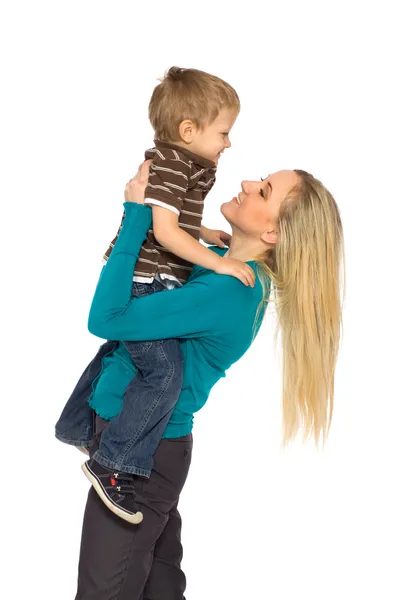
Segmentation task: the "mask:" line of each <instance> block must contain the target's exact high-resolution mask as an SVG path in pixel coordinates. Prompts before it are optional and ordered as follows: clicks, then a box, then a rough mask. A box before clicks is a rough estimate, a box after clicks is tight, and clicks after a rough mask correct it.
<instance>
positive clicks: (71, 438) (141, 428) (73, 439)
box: [56, 280, 183, 477]
mask: <svg viewBox="0 0 400 600" xmlns="http://www.w3.org/2000/svg"><path fill="white" fill-rule="evenodd" d="M165 289H166V288H165V287H164V286H163V285H162V284H161V283H159V282H158V281H156V280H154V282H153V283H151V284H143V283H134V284H133V288H132V295H133V296H135V297H140V296H146V295H148V294H152V293H159V292H161V291H163V290H165ZM124 343H125V346H126V348H127V350H128V352H129V354H130V356H131V358H132V361H133V362H134V364H135V366H136V368H137V373H136V376H135V377H134V379H133V380H132V381H131V382H130V384H129V385H128V387H127V388H126V390H125V395H124V402H123V406H122V410H121V411H120V413H119V414H118V415H117V416H116V417H115V418H114V419H113V420H112V421H110V423H109V425H108V426H107V427H106V429H105V430H104V432H103V434H102V436H101V441H100V445H99V448H98V450H97V451H96V452H95V454H94V455H93V458H94V459H95V460H97V462H99V463H100V464H102V465H103V466H105V467H108V468H110V469H115V470H118V471H125V472H127V473H133V474H134V475H141V476H143V477H150V474H151V469H152V466H153V455H154V453H155V451H156V449H157V446H158V444H159V442H160V440H161V438H162V435H163V433H164V430H165V428H166V426H167V424H168V421H169V418H170V416H171V413H172V411H173V409H174V406H175V404H176V403H177V401H178V398H179V395H180V393H181V388H182V380H183V356H182V351H181V348H180V343H179V341H178V340H176V339H168V340H157V341H152V342H124ZM117 344H118V342H106V343H105V344H103V346H101V348H100V350H99V352H98V353H97V355H96V356H95V357H94V359H93V360H92V361H91V363H90V364H89V365H88V367H87V368H86V369H85V371H84V372H83V374H82V376H81V378H80V380H79V381H78V383H77V385H76V387H75V389H74V391H73V393H72V395H71V397H70V399H69V400H68V402H67V404H66V406H65V408H64V410H63V412H62V414H61V417H60V419H59V421H58V423H57V425H56V437H57V438H58V439H59V440H60V441H62V442H65V443H67V444H72V445H75V446H88V444H89V443H90V440H91V439H92V437H93V410H92V409H91V408H90V406H89V400H90V396H91V393H92V383H93V381H94V379H95V378H96V377H98V375H99V374H100V372H101V364H102V359H103V358H104V356H105V355H106V354H108V353H111V352H113V350H114V348H115V347H116V345H117Z"/></svg>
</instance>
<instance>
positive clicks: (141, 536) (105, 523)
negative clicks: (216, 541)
mask: <svg viewBox="0 0 400 600" xmlns="http://www.w3.org/2000/svg"><path fill="white" fill-rule="evenodd" d="M191 450H192V439H191V436H187V437H185V438H178V439H175V440H168V439H163V440H161V442H160V445H159V447H158V449H157V451H156V454H155V455H154V467H153V471H152V474H151V477H150V479H148V480H147V479H144V478H138V479H137V486H136V487H137V497H136V499H137V503H138V508H139V510H141V511H142V512H143V515H144V520H143V522H142V523H140V524H139V525H131V524H130V523H126V522H125V521H123V520H122V519H119V518H118V517H116V516H115V515H114V514H113V513H111V512H110V511H109V510H108V509H107V508H106V506H105V505H104V504H103V502H102V501H101V500H100V498H99V497H98V496H97V494H96V492H95V491H94V490H93V489H91V490H90V491H89V497H88V501H87V505H86V511H85V517H84V522H83V532H82V542H81V554H80V560H79V576H78V592H77V595H76V600H111V599H112V600H117V599H118V600H141V598H143V592H144V588H145V585H146V582H147V580H148V578H149V574H150V572H151V568H152V564H153V555H154V554H155V555H156V556H158V554H157V553H156V551H155V547H156V543H157V540H160V542H162V541H163V540H164V541H165V540H167V539H171V540H173V541H174V542H175V544H176V539H178V540H179V538H177V537H176V536H177V533H176V532H177V531H178V530H179V528H178V529H177V528H176V527H174V528H173V529H172V528H170V527H169V528H167V532H166V535H167V537H164V538H163V537H161V536H162V533H163V531H164V529H165V527H166V525H167V524H168V523H169V517H170V513H172V520H171V522H170V526H171V524H173V523H174V519H175V523H177V521H176V505H177V502H178V499H179V494H180V492H181V490H182V487H183V485H184V483H185V481H186V477H187V473H188V470H189V465H190V459H191ZM173 531H175V534H174V533H173ZM170 532H171V533H170ZM178 535H179V533H178ZM179 544H180V542H179ZM163 547H164V550H162V551H161V554H160V556H162V555H163V553H165V551H166V550H165V545H164V546H163ZM178 552H179V551H178ZM161 560H162V559H161ZM173 561H174V562H175V563H176V555H175V558H174V559H173ZM160 564H161V563H160ZM157 566H158V562H157V563H156V567H155V568H156V570H157V571H158V572H160V569H157ZM167 571H169V572H170V577H171V578H170V579H169V578H168V583H170V584H171V586H173V587H174V588H175V587H176V588H177V589H180V588H181V585H182V575H183V574H181V573H180V570H179V569H178V570H177V569H176V568H175V569H173V568H172V569H169V568H167V569H165V572H167ZM174 572H175V573H177V574H178V578H179V583H178V584H177V585H176V586H175V583H174V582H173V580H172V577H173V573H174ZM183 577H184V576H183ZM149 586H150V589H151V586H152V579H150V583H149ZM153 587H154V586H153ZM178 593H179V592H178ZM182 593H183V592H182ZM150 597H151V596H150ZM170 597H171V599H172V598H176V599H178V598H179V600H183V596H179V595H175V596H172V595H171V596H170ZM164 599H165V600H166V599H167V596H165V595H164V596H163V600H164Z"/></svg>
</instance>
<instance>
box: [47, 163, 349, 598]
mask: <svg viewBox="0 0 400 600" xmlns="http://www.w3.org/2000/svg"><path fill="white" fill-rule="evenodd" d="M148 172H149V164H148V163H145V164H144V165H143V166H142V167H141V169H140V171H139V173H138V175H137V176H136V177H135V178H134V179H133V180H131V181H130V183H129V184H128V185H127V187H126V190H125V199H126V203H125V205H124V206H125V212H126V217H125V221H124V227H123V228H122V231H121V233H120V236H119V238H118V240H117V242H116V244H115V247H114V250H113V252H112V254H111V256H110V259H109V260H108V263H107V265H106V266H105V267H104V270H103V272H102V274H101V277H100V280H99V283H98V286H97V289H96V292H95V295H94V299H93V303H92V308H91V312H90V316H89V329H90V330H91V332H92V333H93V334H95V335H98V336H99V337H103V338H105V339H109V340H122V341H123V340H137V341H141V340H146V341H149V343H150V342H151V341H152V340H155V341H156V340H158V339H167V338H177V339H179V340H180V342H181V348H182V353H183V357H184V376H183V386H182V391H181V395H180V398H179V400H178V403H177V405H176V406H175V408H174V410H173V412H172V415H171V418H170V420H169V423H168V425H167V427H166V429H165V432H164V435H163V438H162V440H161V442H160V444H159V446H158V449H157V451H156V453H155V455H154V466H153V470H152V473H151V476H150V477H149V478H145V477H140V476H135V475H132V476H131V478H130V480H129V481H125V480H124V481H123V482H121V485H120V493H121V495H124V494H131V495H132V497H133V499H134V501H135V503H136V504H137V507H138V509H139V510H140V511H141V512H142V513H143V515H144V519H143V521H142V522H141V523H140V524H139V525H137V526H132V525H131V524H130V523H127V522H125V521H123V520H121V519H119V518H118V517H117V516H115V515H114V514H113V513H112V512H110V511H109V510H108V509H107V508H106V507H105V505H104V504H103V503H102V501H101V500H100V498H99V496H98V495H97V494H96V492H94V490H93V488H92V489H91V490H90V492H89V497H88V501H87V506H86V512H85V518H84V523H83V533H82V544H81V554H80V562H79V580H78V593H77V596H76V598H77V599H79V600H89V599H91V598H96V600H111V599H112V598H116V597H118V598H119V600H128V599H129V600H184V595H183V594H184V590H185V576H184V573H183V572H182V570H181V567H180V562H181V558H182V546H181V543H180V528H181V520H180V516H179V512H178V508H177V506H178V500H179V495H180V492H181V490H182V488H183V485H184V483H185V480H186V477H187V473H188V470H189V465H190V457H191V451H192V426H193V414H194V413H195V412H196V411H198V410H199V409H200V408H201V407H202V406H203V405H204V404H205V402H206V400H207V398H208V395H209V392H210V390H211V388H212V386H213V385H214V384H215V383H216V382H217V381H218V380H219V379H220V377H222V376H223V375H224V373H225V371H226V370H227V369H228V368H229V367H230V366H231V365H232V364H233V363H234V362H235V361H237V360H239V358H240V357H241V356H242V355H243V354H244V353H245V352H246V350H247V349H248V348H249V346H250V345H251V343H252V341H253V339H254V336H255V335H256V334H257V331H258V329H259V326H260V324H261V321H262V317H263V315H264V312H265V308H266V306H267V303H268V302H269V301H270V300H271V295H273V296H274V298H273V300H274V302H275V303H276V310H277V317H278V326H279V331H280V334H281V341H282V351H283V352H282V355H283V374H282V376H283V399H282V400H283V440H284V442H285V443H287V442H288V441H290V440H291V439H293V438H294V437H295V436H296V434H297V433H300V432H302V434H303V435H304V437H305V438H306V439H308V438H310V437H312V438H314V440H315V441H316V442H317V443H318V442H319V441H320V440H322V441H323V440H325V439H326V436H327V435H328V432H329V427H330V423H331V418H332V409H333V399H334V374H335V366H336V360H337V355H338V348H339V340H340V334H341V304H342V302H341V299H342V287H341V281H342V267H343V234H342V224H341V219H340V214H339V210H338V207H337V205H336V202H335V200H334V199H333V197H332V195H331V194H330V193H329V192H328V190H327V189H326V188H325V187H324V186H323V185H322V183H320V182H319V181H318V180H317V179H315V178H314V177H313V176H312V175H309V174H308V173H306V172H304V171H296V170H295V171H290V170H286V171H279V172H277V173H274V174H272V175H269V176H268V177H267V178H266V179H265V180H263V181H261V182H255V181H243V182H242V186H241V191H240V193H239V194H238V196H237V197H235V198H233V199H232V200H231V201H230V202H227V203H225V204H223V205H222V207H221V211H222V214H223V215H224V217H225V218H226V219H227V221H228V222H229V224H230V225H231V227H232V239H231V243H230V247H229V249H220V248H215V249H214V251H215V252H218V253H219V254H220V255H221V256H224V257H230V258H235V259H239V260H242V261H245V262H247V263H248V264H249V265H250V266H251V267H252V268H253V269H254V270H255V272H256V275H257V278H256V285H255V286H254V288H253V287H251V286H248V287H246V286H244V285H243V284H242V283H241V282H240V281H239V280H237V279H235V278H234V277H230V276H222V275H217V274H215V273H213V272H212V271H209V270H207V269H204V268H199V267H195V268H194V270H193V272H192V275H191V278H190V279H189V281H188V283H187V284H186V285H185V286H183V287H182V288H180V289H176V290H171V291H170V292H168V294H152V295H151V296H147V297H142V298H132V297H131V282H132V274H133V271H134V267H135V263H136V260H137V256H138V252H139V250H140V247H141V244H142V242H143V239H144V237H145V234H146V231H147V229H148V227H149V224H150V218H151V213H150V209H149V208H148V207H146V206H144V205H143V200H144V189H145V187H146V183H147V178H148ZM271 283H272V285H271ZM134 374H135V368H134V366H133V364H132V363H131V362H129V360H127V354H126V351H125V350H124V345H123V344H120V343H118V342H107V343H106V344H104V345H103V346H102V348H100V350H99V353H98V355H97V357H96V358H95V359H94V361H92V363H91V364H90V365H89V367H88V368H87V370H86V371H85V373H84V375H83V376H82V378H81V381H80V382H79V383H78V385H77V387H76V388H75V390H74V393H73V394H72V396H71V399H70V401H69V402H68V403H67V406H66V408H65V409H64V411H63V415H62V417H61V419H60V421H59V422H58V424H57V428H58V437H59V438H60V439H63V441H66V442H67V443H70V444H72V445H75V446H80V445H88V441H89V439H92V446H91V449H90V451H91V454H93V453H94V452H95V451H96V448H97V447H98V442H99V439H100V436H101V433H102V431H104V429H105V428H106V427H107V423H108V421H109V420H111V419H112V418H114V417H115V416H117V414H118V411H119V410H120V408H121V405H122V399H123V393H124V384H125V382H126V381H130V379H131V378H132V376H134ZM93 381H95V383H96V385H95V386H94V387H95V393H94V397H92V398H91V407H89V405H88V404H87V403H86V406H85V410H84V411H83V410H82V397H85V394H87V393H88V390H89V389H90V390H91V391H92V388H93V386H92V384H93ZM96 390H100V392H101V393H100V392H99V393H98V395H97V398H96ZM93 409H94V410H93ZM104 416H106V417H107V418H106V419H104V418H102V417H104ZM93 417H94V418H93ZM93 424H94V425H93Z"/></svg>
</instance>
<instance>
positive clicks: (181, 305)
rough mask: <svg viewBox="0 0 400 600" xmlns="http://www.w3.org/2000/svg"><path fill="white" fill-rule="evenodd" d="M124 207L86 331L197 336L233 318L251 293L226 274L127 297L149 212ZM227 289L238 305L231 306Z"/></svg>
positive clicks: (139, 337) (121, 336) (113, 335)
mask: <svg viewBox="0 0 400 600" xmlns="http://www.w3.org/2000/svg"><path fill="white" fill-rule="evenodd" d="M124 206H125V215H126V216H125V219H124V223H123V226H122V230H121V233H120V235H119V236H118V239H117V241H116V243H115V248H114V250H113V251H112V253H111V256H110V258H109V260H108V262H107V264H106V265H105V267H104V268H103V270H102V272H101V275H100V279H99V282H98V284H97V287H96V292H95V294H94V298H93V301H92V306H91V309H90V314H89V321H88V328H89V331H90V332H91V333H93V335H97V336H98V337H101V338H104V339H112V340H121V341H123V340H135V341H144V340H149V341H151V340H159V339H167V338H202V337H209V336H212V335H215V334H216V332H217V331H218V330H219V329H221V327H222V326H223V323H224V322H226V323H228V324H229V323H231V321H232V320H235V319H236V318H237V313H238V311H239V313H238V314H240V310H241V309H240V306H244V307H245V306H246V303H247V298H248V297H250V296H248V294H252V292H251V291H250V290H246V289H245V288H244V287H243V288H242V286H238V285H237V284H236V282H235V281H234V280H232V279H230V278H227V277H217V276H216V275H211V276H210V278H208V281H207V282H204V281H201V282H196V281H195V282H190V281H189V282H188V283H187V284H185V285H184V286H182V287H180V288H177V289H175V290H170V291H168V292H165V293H159V294H149V295H147V296H144V297H142V298H134V297H132V293H131V289H132V277H133V272H134V269H135V264H136V261H137V258H138V255H139V252H140V248H141V245H142V242H143V240H144V239H145V237H146V232H147V230H148V228H149V226H150V224H151V211H150V209H149V208H147V207H145V206H143V205H141V204H135V203H132V202H128V203H126V204H125V205H124ZM210 252H211V251H210ZM232 290H233V291H234V294H235V295H236V297H237V299H238V301H239V300H240V302H241V303H242V304H240V303H239V304H238V303H237V302H236V303H233V304H232V302H231V293H232ZM207 307H208V309H207ZM210 307H212V310H210Z"/></svg>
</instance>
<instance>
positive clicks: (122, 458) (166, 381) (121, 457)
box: [118, 365, 175, 462]
mask: <svg viewBox="0 0 400 600" xmlns="http://www.w3.org/2000/svg"><path fill="white" fill-rule="evenodd" d="M174 373H175V367H174V365H173V366H172V368H171V369H170V370H169V373H168V375H167V377H166V378H165V379H164V386H163V388H162V389H161V391H160V393H159V394H158V396H157V397H156V398H155V399H154V400H153V402H152V404H151V406H150V408H149V410H148V411H147V413H146V415H145V417H144V418H143V420H142V423H141V426H140V427H139V429H138V431H137V433H136V435H135V437H134V438H133V439H132V441H131V442H130V443H129V444H127V447H126V449H125V452H124V453H123V454H120V455H119V456H118V460H119V461H120V462H125V457H126V455H127V454H128V452H130V450H131V448H132V446H134V445H135V443H136V441H137V439H138V437H139V435H140V434H141V433H142V431H143V430H144V429H145V427H146V426H147V423H148V422H149V420H150V417H151V415H152V414H153V412H154V409H155V408H156V407H157V406H158V405H159V403H160V400H161V399H162V397H163V396H164V394H165V392H166V391H167V389H168V386H169V384H170V383H171V380H172V377H173V375H174Z"/></svg>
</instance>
